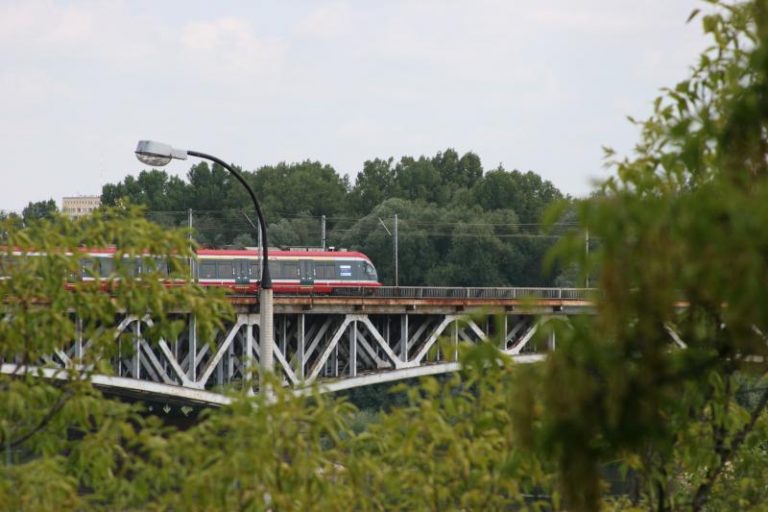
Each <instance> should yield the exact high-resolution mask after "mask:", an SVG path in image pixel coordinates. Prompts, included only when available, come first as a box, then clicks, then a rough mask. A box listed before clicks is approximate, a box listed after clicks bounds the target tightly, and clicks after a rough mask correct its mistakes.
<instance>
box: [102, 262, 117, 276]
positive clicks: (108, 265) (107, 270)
mask: <svg viewBox="0 0 768 512" xmlns="http://www.w3.org/2000/svg"><path fill="white" fill-rule="evenodd" d="M98 261H99V275H100V276H101V277H109V275H110V274H112V272H113V271H114V270H115V264H114V262H113V261H112V258H98Z"/></svg>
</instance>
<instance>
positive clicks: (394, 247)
mask: <svg viewBox="0 0 768 512" xmlns="http://www.w3.org/2000/svg"><path fill="white" fill-rule="evenodd" d="M378 219H379V222H380V223H381V226H382V227H383V228H384V231H386V232H387V234H388V235H389V236H391V237H392V252H393V253H394V254H393V256H394V258H393V259H394V261H395V286H400V276H399V274H400V270H399V268H398V263H397V253H398V250H397V214H395V225H394V228H393V230H392V232H391V233H390V231H389V228H388V227H387V225H386V224H384V221H383V220H381V217H379V218H378Z"/></svg>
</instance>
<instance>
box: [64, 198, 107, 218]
mask: <svg viewBox="0 0 768 512" xmlns="http://www.w3.org/2000/svg"><path fill="white" fill-rule="evenodd" d="M99 206H101V196H76V197H64V198H62V200H61V211H62V213H64V215H67V216H69V217H82V216H83V215H88V214H89V213H91V212H92V211H94V210H95V209H97V208H98V207H99Z"/></svg>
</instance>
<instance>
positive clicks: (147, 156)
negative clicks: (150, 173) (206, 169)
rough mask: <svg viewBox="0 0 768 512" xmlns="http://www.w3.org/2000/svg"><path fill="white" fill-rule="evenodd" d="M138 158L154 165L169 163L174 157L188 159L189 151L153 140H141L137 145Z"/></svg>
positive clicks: (159, 165)
mask: <svg viewBox="0 0 768 512" xmlns="http://www.w3.org/2000/svg"><path fill="white" fill-rule="evenodd" d="M136 158H138V159H139V160H140V161H141V162H143V163H145V164H147V165H151V166H153V167H161V166H163V165H166V164H168V163H169V162H170V161H171V160H173V159H174V158H176V159H178V160H186V159H187V152H186V151H184V150H183V149H175V148H173V147H171V146H169V145H168V144H163V143H161V142H155V141H153V140H140V141H139V144H138V145H137V146H136Z"/></svg>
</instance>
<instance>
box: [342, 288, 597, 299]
mask: <svg viewBox="0 0 768 512" xmlns="http://www.w3.org/2000/svg"><path fill="white" fill-rule="evenodd" d="M595 292H596V290H595V289H594V288H507V287H505V288H502V287H498V288H490V287H489V288H478V287H469V288H463V287H462V288H459V287H449V286H381V287H378V288H340V289H337V290H336V291H335V292H334V293H335V294H336V295H343V296H368V297H379V298H392V299H461V298H466V299H521V300H522V299H553V300H557V299H561V300H589V299H590V298H591V297H593V296H594V294H595Z"/></svg>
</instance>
